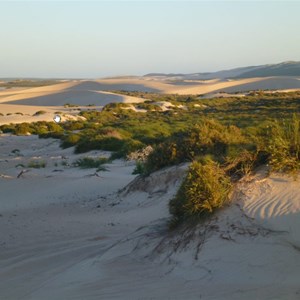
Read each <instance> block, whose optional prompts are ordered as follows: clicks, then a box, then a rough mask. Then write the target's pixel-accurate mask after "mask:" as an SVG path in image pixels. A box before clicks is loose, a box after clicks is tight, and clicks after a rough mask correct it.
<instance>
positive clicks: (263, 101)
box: [0, 91, 300, 224]
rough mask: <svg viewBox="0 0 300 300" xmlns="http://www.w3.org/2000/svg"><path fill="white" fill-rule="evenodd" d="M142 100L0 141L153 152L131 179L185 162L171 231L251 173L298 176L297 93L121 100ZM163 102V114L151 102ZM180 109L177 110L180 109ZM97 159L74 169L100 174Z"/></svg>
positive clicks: (23, 129) (15, 127)
mask: <svg viewBox="0 0 300 300" xmlns="http://www.w3.org/2000/svg"><path fill="white" fill-rule="evenodd" d="M118 92H119V93H124V94H126V95H130V96H137V97H141V98H144V99H147V101H145V102H144V103H143V104H135V105H136V107H139V108H143V109H144V110H146V112H144V113H139V112H136V111H134V110H128V109H124V108H126V106H127V105H125V104H122V103H121V104H116V103H113V104H109V105H107V106H105V107H104V108H103V110H102V111H98V110H85V111H81V112H80V113H79V115H80V116H82V117H84V120H77V121H67V122H63V123H61V124H55V123H54V122H35V123H32V124H27V123H22V124H9V125H2V126H0V130H1V131H2V132H3V133H7V132H11V133H14V134H18V135H22V134H38V135H39V137H40V138H48V137H53V138H58V139H60V140H61V146H62V147H63V148H67V147H74V151H75V152H76V153H84V152H88V151H90V150H107V151H111V152H112V157H111V158H112V159H113V158H121V157H123V158H126V157H129V156H128V154H130V153H132V152H134V151H140V150H141V149H144V148H145V147H147V146H151V147H152V148H153V149H154V150H153V151H151V153H150V154H149V155H148V158H147V160H146V161H139V162H138V163H137V166H136V169H135V170H134V172H135V173H136V174H142V175H143V176H147V175H148V174H150V173H151V172H153V171H156V170H159V169H161V168H164V167H167V166H171V165H176V164H180V163H183V162H190V163H191V167H190V169H189V171H188V174H187V177H186V179H185V180H184V181H183V184H182V186H181V188H180V190H179V191H178V194H177V195H176V196H175V198H174V199H173V200H172V201H171V202H170V212H171V214H172V215H173V221H174V222H173V223H174V224H180V223H181V222H182V221H184V220H187V219H189V218H197V217H199V216H200V217H201V216H204V215H209V214H211V213H212V212H214V211H215V210H216V209H218V208H220V207H222V206H223V205H224V204H225V203H226V202H227V200H228V199H229V195H230V191H231V188H232V186H233V185H234V183H235V182H236V181H237V180H238V179H239V178H241V177H242V176H244V175H247V174H250V173H251V172H252V171H253V170H254V169H255V168H256V167H258V166H260V165H262V164H268V165H270V167H271V170H273V171H283V172H288V173H291V174H296V173H297V171H298V170H299V169H300V118H299V115H298V114H297V113H298V112H299V111H300V93H299V92H292V93H267V92H266V93H264V92H253V93H249V94H248V95H247V96H245V97H231V98H214V99H203V98H201V97H200V95H198V96H190V95H187V96H184V95H159V94H153V93H142V92H122V91H121V92H120V91H118ZM161 101H168V102H170V103H171V104H172V105H173V106H172V108H170V110H167V111H162V110H160V109H157V108H156V107H154V106H155V102H161ZM183 106H184V107H185V109H182V107H183ZM103 163H104V162H103V161H102V160H101V159H100V161H99V160H94V159H89V158H86V159H82V160H80V161H77V162H76V165H77V166H78V167H82V168H86V167H87V168H100V167H101V166H102V164H103Z"/></svg>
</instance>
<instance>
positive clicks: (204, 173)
mask: <svg viewBox="0 0 300 300" xmlns="http://www.w3.org/2000/svg"><path fill="white" fill-rule="evenodd" d="M231 189H232V185H231V182H230V177H228V176H227V175H226V174H225V171H224V170H223V169H221V168H220V166H219V165H218V163H216V162H214V161H212V160H211V159H207V160H206V161H204V162H202V163H201V162H198V161H194V162H193V163H192V164H191V165H190V168H189V170H188V173H187V176H186V178H185V179H184V181H183V183H182V185H181V187H180V188H179V190H178V192H177V194H176V196H175V197H174V198H173V199H172V200H171V201H170V203H169V208H170V213H171V214H172V216H173V224H178V223H180V222H181V221H183V220H185V219H188V218H193V217H199V216H204V215H208V214H211V213H212V212H214V211H215V210H216V209H218V208H220V207H222V206H223V205H224V204H225V203H226V202H227V201H228V199H229V193H230V191H231Z"/></svg>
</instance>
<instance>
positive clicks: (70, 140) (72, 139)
mask: <svg viewBox="0 0 300 300" xmlns="http://www.w3.org/2000/svg"><path fill="white" fill-rule="evenodd" d="M80 138H81V136H80V134H77V133H71V134H69V135H66V136H64V137H63V139H62V142H61V147H62V148H64V149H65V148H69V147H72V146H74V145H76V144H77V143H78V142H79V141H80Z"/></svg>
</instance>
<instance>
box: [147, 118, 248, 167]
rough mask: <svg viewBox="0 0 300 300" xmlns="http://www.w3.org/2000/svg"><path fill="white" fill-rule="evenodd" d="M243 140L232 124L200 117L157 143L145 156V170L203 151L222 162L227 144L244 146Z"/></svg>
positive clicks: (200, 153)
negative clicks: (200, 119)
mask: <svg viewBox="0 0 300 300" xmlns="http://www.w3.org/2000/svg"><path fill="white" fill-rule="evenodd" d="M247 142H248V141H247V140H246V139H245V137H244V136H243V134H242V132H241V130H240V129H239V128H237V127H236V126H224V125H222V124H220V123H219V122H218V121H216V120H209V119H202V121H201V122H200V123H199V124H197V125H195V126H194V127H192V128H191V129H188V130H187V131H185V132H180V133H178V134H175V135H173V136H172V137H171V138H170V139H168V140H167V141H165V142H163V143H161V144H159V145H158V146H157V147H156V148H155V149H154V151H153V152H152V153H151V154H150V155H149V157H148V161H147V165H146V169H147V170H149V171H150V172H152V171H155V170H157V169H160V168H162V167H165V166H168V165H174V164H178V163H181V162H184V161H192V160H194V159H195V158H196V157H201V156H204V155H207V154H209V155H212V156H213V157H214V158H215V159H216V160H217V161H219V162H224V161H225V157H226V155H227V152H228V149H229V147H230V146H231V145H237V144H239V145H243V146H245V145H246V144H247Z"/></svg>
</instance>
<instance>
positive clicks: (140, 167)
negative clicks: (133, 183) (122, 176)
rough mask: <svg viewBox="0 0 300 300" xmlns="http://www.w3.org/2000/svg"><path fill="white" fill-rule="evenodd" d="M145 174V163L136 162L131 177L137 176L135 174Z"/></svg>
mask: <svg viewBox="0 0 300 300" xmlns="http://www.w3.org/2000/svg"><path fill="white" fill-rule="evenodd" d="M145 173H146V169H145V163H143V162H141V161H137V162H136V166H135V168H134V170H133V172H132V174H133V175H137V174H140V175H145Z"/></svg>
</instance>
